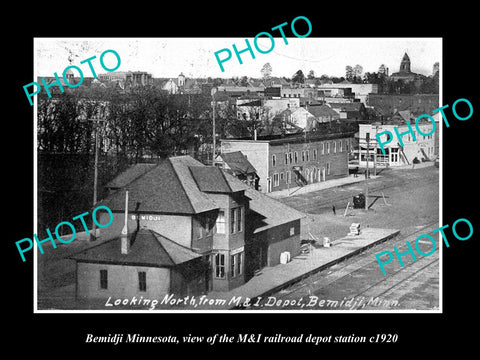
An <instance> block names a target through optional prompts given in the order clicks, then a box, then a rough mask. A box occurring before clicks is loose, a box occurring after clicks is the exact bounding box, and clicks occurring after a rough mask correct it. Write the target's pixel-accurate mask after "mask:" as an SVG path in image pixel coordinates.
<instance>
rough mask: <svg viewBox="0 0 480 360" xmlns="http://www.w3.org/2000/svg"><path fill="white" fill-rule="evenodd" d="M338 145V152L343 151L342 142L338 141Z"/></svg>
mask: <svg viewBox="0 0 480 360" xmlns="http://www.w3.org/2000/svg"><path fill="white" fill-rule="evenodd" d="M338 145H340V149H339V150H338V151H340V152H342V151H343V140H340V141H339V142H338Z"/></svg>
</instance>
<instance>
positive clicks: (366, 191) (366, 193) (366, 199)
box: [365, 132, 370, 210]
mask: <svg viewBox="0 0 480 360" xmlns="http://www.w3.org/2000/svg"><path fill="white" fill-rule="evenodd" d="M366 140H367V168H366V169H365V210H368V178H369V176H370V174H369V172H368V158H369V156H370V152H369V148H370V133H369V132H367V134H366Z"/></svg>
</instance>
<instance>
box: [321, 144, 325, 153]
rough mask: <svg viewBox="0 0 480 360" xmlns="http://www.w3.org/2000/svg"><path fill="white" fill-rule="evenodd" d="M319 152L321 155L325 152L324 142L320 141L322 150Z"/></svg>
mask: <svg viewBox="0 0 480 360" xmlns="http://www.w3.org/2000/svg"><path fill="white" fill-rule="evenodd" d="M321 154H322V155H323V154H325V143H322V152H321Z"/></svg>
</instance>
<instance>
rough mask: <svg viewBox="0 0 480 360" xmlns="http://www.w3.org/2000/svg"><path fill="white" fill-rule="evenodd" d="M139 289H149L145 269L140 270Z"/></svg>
mask: <svg viewBox="0 0 480 360" xmlns="http://www.w3.org/2000/svg"><path fill="white" fill-rule="evenodd" d="M138 291H147V273H146V272H145V271H139V272H138Z"/></svg>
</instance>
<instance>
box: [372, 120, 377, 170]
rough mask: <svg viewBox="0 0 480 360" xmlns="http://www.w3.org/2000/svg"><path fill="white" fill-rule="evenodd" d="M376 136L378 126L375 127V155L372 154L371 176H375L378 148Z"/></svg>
mask: <svg viewBox="0 0 480 360" xmlns="http://www.w3.org/2000/svg"><path fill="white" fill-rule="evenodd" d="M377 134H378V125H375V153H374V154H373V175H374V176H377V155H378V151H377V146H378V141H377V137H376V135H377Z"/></svg>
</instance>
